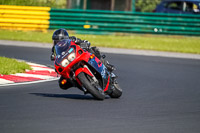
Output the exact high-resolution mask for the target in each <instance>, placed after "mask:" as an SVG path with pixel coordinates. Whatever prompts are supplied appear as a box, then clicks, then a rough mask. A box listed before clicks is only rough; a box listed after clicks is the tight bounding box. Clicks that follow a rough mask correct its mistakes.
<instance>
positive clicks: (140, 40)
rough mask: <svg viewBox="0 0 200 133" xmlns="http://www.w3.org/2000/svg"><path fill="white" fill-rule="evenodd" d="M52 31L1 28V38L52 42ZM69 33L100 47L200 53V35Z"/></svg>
mask: <svg viewBox="0 0 200 133" xmlns="http://www.w3.org/2000/svg"><path fill="white" fill-rule="evenodd" d="M52 33H53V31H48V32H36V31H27V32H24V31H10V30H0V35H1V36H0V39H2V40H20V41H33V42H43V43H52V40H51V36H52ZM69 33H70V36H76V37H78V38H81V39H86V40H89V41H90V42H91V45H92V46H98V47H115V48H126V49H142V50H156V51H170V52H181V53H194V54H200V37H190V36H164V35H148V34H146V35H145V34H143V35H141V34H127V35H83V34H74V33H73V32H69Z"/></svg>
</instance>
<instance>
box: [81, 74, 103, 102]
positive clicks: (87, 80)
mask: <svg viewBox="0 0 200 133" xmlns="http://www.w3.org/2000/svg"><path fill="white" fill-rule="evenodd" d="M78 79H79V80H80V82H81V83H82V85H83V87H85V89H87V91H88V92H89V93H90V94H91V95H92V96H93V97H95V98H96V99H98V100H104V99H105V94H104V92H103V90H99V89H98V88H97V85H95V84H94V83H92V78H91V77H90V76H88V75H86V74H85V73H83V72H81V73H80V74H79V75H78Z"/></svg>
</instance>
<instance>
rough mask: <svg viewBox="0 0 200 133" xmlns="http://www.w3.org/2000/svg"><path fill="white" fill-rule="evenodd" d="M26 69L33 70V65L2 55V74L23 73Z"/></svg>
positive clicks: (0, 60) (0, 58)
mask: <svg viewBox="0 0 200 133" xmlns="http://www.w3.org/2000/svg"><path fill="white" fill-rule="evenodd" d="M26 69H28V70H31V67H30V66H29V65H28V64H26V63H25V62H21V61H17V60H15V59H11V58H6V57H0V74H3V75H9V74H15V73H21V72H24V71H25V70H26Z"/></svg>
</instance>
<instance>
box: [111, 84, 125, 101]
mask: <svg viewBox="0 0 200 133" xmlns="http://www.w3.org/2000/svg"><path fill="white" fill-rule="evenodd" d="M121 95H122V89H121V88H120V86H119V84H118V83H115V84H114V88H113V92H112V93H111V94H109V96H110V97H111V98H119V97H120V96H121Z"/></svg>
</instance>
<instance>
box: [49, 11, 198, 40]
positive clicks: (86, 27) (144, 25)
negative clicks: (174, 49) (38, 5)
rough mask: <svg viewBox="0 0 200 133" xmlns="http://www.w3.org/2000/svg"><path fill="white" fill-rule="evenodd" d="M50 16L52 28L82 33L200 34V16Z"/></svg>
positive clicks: (114, 13) (64, 13)
mask: <svg viewBox="0 0 200 133" xmlns="http://www.w3.org/2000/svg"><path fill="white" fill-rule="evenodd" d="M50 17H51V19H50V27H49V28H50V29H57V28H66V29H70V30H77V31H81V32H83V33H90V32H92V33H97V34H100V33H103V34H104V33H109V32H123V33H150V34H175V35H195V36H199V35H200V15H180V14H161V13H160V14H159V13H139V12H135V13H133V12H122V11H100V10H72V9H71V10H67V9H51V11H50Z"/></svg>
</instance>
